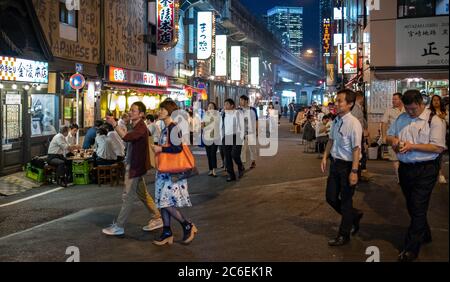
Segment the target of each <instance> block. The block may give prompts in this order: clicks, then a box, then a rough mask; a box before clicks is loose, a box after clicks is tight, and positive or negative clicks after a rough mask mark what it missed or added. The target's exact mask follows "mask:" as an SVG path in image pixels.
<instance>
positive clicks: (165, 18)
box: [156, 0, 179, 50]
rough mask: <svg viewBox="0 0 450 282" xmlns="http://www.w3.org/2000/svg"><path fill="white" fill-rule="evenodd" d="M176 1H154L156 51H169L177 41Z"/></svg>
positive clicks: (177, 4) (177, 5) (177, 6)
mask: <svg viewBox="0 0 450 282" xmlns="http://www.w3.org/2000/svg"><path fill="white" fill-rule="evenodd" d="M178 9H179V3H178V0H157V1H156V17H157V18H156V23H157V26H156V40H157V46H158V49H162V50H169V49H171V48H173V47H174V46H175V45H176V44H177V41H178V38H177V36H178V27H177V22H178Z"/></svg>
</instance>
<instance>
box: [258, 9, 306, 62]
mask: <svg viewBox="0 0 450 282" xmlns="http://www.w3.org/2000/svg"><path fill="white" fill-rule="evenodd" d="M266 19H267V27H268V29H269V30H270V31H271V32H272V33H273V34H274V35H275V36H276V37H278V38H279V39H280V41H281V43H282V45H283V46H284V47H285V48H286V49H289V50H291V52H292V53H293V54H295V55H297V56H300V53H301V50H302V47H303V7H280V6H276V7H273V8H272V9H270V10H268V11H267V18H266Z"/></svg>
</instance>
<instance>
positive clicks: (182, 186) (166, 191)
mask: <svg viewBox="0 0 450 282" xmlns="http://www.w3.org/2000/svg"><path fill="white" fill-rule="evenodd" d="M159 107H160V108H159V109H160V114H159V119H161V120H162V121H164V124H165V129H164V130H163V131H162V132H161V136H160V139H159V142H158V143H159V145H154V146H153V147H152V148H153V150H154V152H155V154H156V156H157V157H156V159H157V173H156V181H155V201H156V206H157V207H158V208H159V209H161V216H162V219H163V232H162V234H161V236H160V238H159V239H157V240H154V241H153V244H155V245H159V246H162V245H165V244H169V245H170V244H172V243H173V234H172V230H171V228H170V221H171V218H172V217H173V218H175V220H177V221H178V222H179V223H180V224H181V226H182V227H183V240H182V243H184V244H189V243H190V242H191V241H192V240H193V239H194V237H195V233H196V232H197V228H196V226H195V225H194V224H193V223H192V222H190V221H189V220H187V219H186V218H185V217H184V215H183V214H182V213H181V211H180V210H179V209H178V208H182V207H190V206H192V204H191V200H190V197H189V192H188V183H187V178H186V177H180V178H175V177H173V176H175V175H176V176H179V175H180V171H179V167H180V166H181V167H184V169H189V167H191V168H193V167H194V163H193V157H192V154H191V153H190V151H189V148H188V147H187V146H186V145H183V144H179V145H174V144H173V143H172V142H171V140H170V136H173V135H171V134H172V132H174V133H173V134H176V133H175V132H179V135H178V137H179V138H180V140H181V135H180V134H181V130H180V129H179V128H178V126H177V125H176V124H175V123H174V122H173V120H172V118H171V114H172V113H173V112H174V111H176V110H178V107H177V105H176V104H175V102H174V101H172V100H165V101H164V102H162V103H161V105H160V106H159ZM189 154H190V155H189ZM171 164H172V165H173V172H172V173H171V172H167V171H170V166H171ZM182 174H183V172H181V175H182Z"/></svg>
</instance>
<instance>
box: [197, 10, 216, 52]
mask: <svg viewBox="0 0 450 282" xmlns="http://www.w3.org/2000/svg"><path fill="white" fill-rule="evenodd" d="M212 17H213V14H212V12H198V13H197V59H198V60H207V59H209V58H210V57H211V54H212V28H213V20H212Z"/></svg>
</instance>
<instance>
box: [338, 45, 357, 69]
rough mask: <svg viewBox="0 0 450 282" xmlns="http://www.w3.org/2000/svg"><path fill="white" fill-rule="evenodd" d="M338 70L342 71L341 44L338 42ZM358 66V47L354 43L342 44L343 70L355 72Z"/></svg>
mask: <svg viewBox="0 0 450 282" xmlns="http://www.w3.org/2000/svg"><path fill="white" fill-rule="evenodd" d="M338 56H339V59H338V62H339V65H338V72H339V73H342V44H338ZM357 68H358V48H357V44H356V43H346V44H344V72H345V73H356V72H357Z"/></svg>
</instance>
